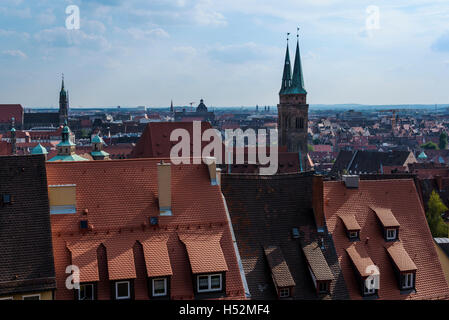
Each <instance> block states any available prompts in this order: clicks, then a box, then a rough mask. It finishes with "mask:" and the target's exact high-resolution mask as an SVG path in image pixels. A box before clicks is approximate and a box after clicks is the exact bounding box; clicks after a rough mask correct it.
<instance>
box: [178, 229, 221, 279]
mask: <svg viewBox="0 0 449 320" xmlns="http://www.w3.org/2000/svg"><path fill="white" fill-rule="evenodd" d="M221 237H222V233H221V232H220V233H211V232H209V233H180V234H179V239H180V240H181V241H182V242H183V243H184V244H185V246H186V249H187V253H188V255H189V260H190V266H191V268H192V273H194V274H198V273H210V272H222V271H227V270H228V266H227V264H226V260H225V257H224V255H223V251H222V250H221V245H220V240H221Z"/></svg>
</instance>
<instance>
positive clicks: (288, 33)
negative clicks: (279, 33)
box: [287, 32, 290, 42]
mask: <svg viewBox="0 0 449 320" xmlns="http://www.w3.org/2000/svg"><path fill="white" fill-rule="evenodd" d="M289 35H290V32H287V42H288V36H289Z"/></svg>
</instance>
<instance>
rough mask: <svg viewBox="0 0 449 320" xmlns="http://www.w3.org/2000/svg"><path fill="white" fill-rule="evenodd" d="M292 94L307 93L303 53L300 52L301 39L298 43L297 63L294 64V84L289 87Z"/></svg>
mask: <svg viewBox="0 0 449 320" xmlns="http://www.w3.org/2000/svg"><path fill="white" fill-rule="evenodd" d="M289 93H290V94H306V93H307V91H306V90H305V89H304V77H303V75H302V67H301V54H300V53H299V40H298V41H297V43H296V55H295V65H294V66H293V77H292V84H291V86H290V89H289Z"/></svg>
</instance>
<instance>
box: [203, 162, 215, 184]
mask: <svg viewBox="0 0 449 320" xmlns="http://www.w3.org/2000/svg"><path fill="white" fill-rule="evenodd" d="M204 162H205V163H206V164H207V168H208V170H209V177H210V184H211V185H212V186H216V185H218V183H217V163H216V162H217V160H216V159H215V158H213V157H206V158H204Z"/></svg>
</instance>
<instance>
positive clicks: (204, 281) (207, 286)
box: [196, 273, 223, 293]
mask: <svg viewBox="0 0 449 320" xmlns="http://www.w3.org/2000/svg"><path fill="white" fill-rule="evenodd" d="M196 279H197V291H198V293H203V292H215V291H221V290H222V287H223V284H222V281H223V277H222V275H221V274H220V273H217V274H208V275H198V276H197V277H196Z"/></svg>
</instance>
